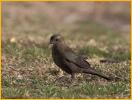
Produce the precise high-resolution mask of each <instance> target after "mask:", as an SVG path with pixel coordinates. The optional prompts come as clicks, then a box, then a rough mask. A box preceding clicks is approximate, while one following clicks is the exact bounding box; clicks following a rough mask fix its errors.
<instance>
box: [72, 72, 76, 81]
mask: <svg viewBox="0 0 132 100" xmlns="http://www.w3.org/2000/svg"><path fill="white" fill-rule="evenodd" d="M74 79H75V74H74V73H72V74H71V81H73V80H74Z"/></svg>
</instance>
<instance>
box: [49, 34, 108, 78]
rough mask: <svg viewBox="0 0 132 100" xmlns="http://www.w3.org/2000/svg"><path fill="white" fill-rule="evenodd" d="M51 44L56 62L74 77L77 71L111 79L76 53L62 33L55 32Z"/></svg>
mask: <svg viewBox="0 0 132 100" xmlns="http://www.w3.org/2000/svg"><path fill="white" fill-rule="evenodd" d="M50 44H52V45H53V46H52V57H53V60H54V62H55V64H56V65H57V66H58V67H59V68H61V69H62V70H63V71H65V72H67V73H68V74H70V75H71V78H72V79H73V78H74V76H75V73H87V74H92V75H97V76H99V77H101V78H104V79H106V80H111V78H110V77H107V76H105V75H103V74H101V73H98V72H97V71H96V70H95V69H94V68H92V67H91V66H90V64H89V63H88V62H87V61H86V58H85V57H83V56H81V55H78V54H76V53H75V52H74V51H73V50H72V49H71V48H69V47H68V46H67V45H66V43H65V41H64V39H63V37H62V36H61V35H60V34H55V35H53V36H51V38H50Z"/></svg>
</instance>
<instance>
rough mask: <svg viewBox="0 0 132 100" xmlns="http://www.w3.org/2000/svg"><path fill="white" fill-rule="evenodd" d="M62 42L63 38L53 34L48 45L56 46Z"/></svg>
mask: <svg viewBox="0 0 132 100" xmlns="http://www.w3.org/2000/svg"><path fill="white" fill-rule="evenodd" d="M62 42H63V37H62V36H61V35H60V34H54V35H52V36H51V38H50V44H53V45H55V44H58V43H62Z"/></svg>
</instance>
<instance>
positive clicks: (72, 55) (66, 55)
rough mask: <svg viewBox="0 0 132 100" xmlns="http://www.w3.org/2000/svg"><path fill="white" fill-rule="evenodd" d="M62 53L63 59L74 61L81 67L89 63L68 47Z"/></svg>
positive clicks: (88, 65)
mask: <svg viewBox="0 0 132 100" xmlns="http://www.w3.org/2000/svg"><path fill="white" fill-rule="evenodd" d="M63 55H64V58H65V60H67V61H69V62H70V63H74V64H75V65H77V66H78V67H81V68H89V67H90V64H89V63H88V62H87V61H86V60H85V58H84V57H83V56H81V55H77V54H76V53H75V52H73V51H72V50H71V49H70V48H67V50H66V51H65V53H64V54H63Z"/></svg>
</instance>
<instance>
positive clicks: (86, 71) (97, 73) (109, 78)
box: [83, 69, 112, 81]
mask: <svg viewBox="0 0 132 100" xmlns="http://www.w3.org/2000/svg"><path fill="white" fill-rule="evenodd" d="M83 72H84V73H87V74H92V75H97V76H99V77H101V78H104V79H106V80H108V81H111V80H112V78H111V77H108V76H105V75H103V74H101V73H99V72H97V71H95V70H93V69H88V70H84V71H83Z"/></svg>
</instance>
